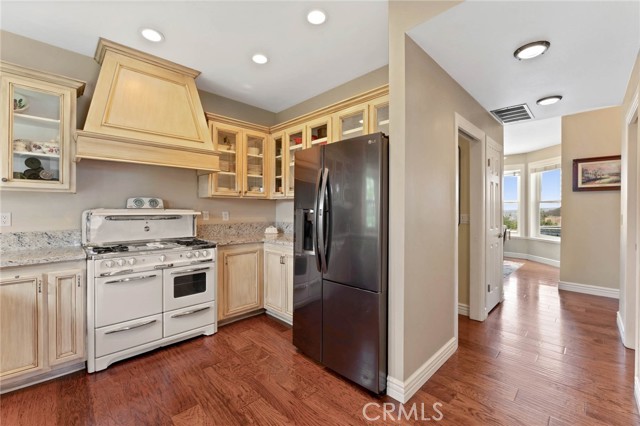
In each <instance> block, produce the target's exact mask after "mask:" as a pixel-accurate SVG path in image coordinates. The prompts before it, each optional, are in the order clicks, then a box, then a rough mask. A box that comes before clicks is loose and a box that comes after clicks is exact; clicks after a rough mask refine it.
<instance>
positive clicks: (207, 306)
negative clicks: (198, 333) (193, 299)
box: [163, 302, 216, 337]
mask: <svg viewBox="0 0 640 426" xmlns="http://www.w3.org/2000/svg"><path fill="white" fill-rule="evenodd" d="M163 316H164V318H163V327H164V337H169V336H173V335H174V334H179V333H183V332H185V331H189V330H193V329H195V328H198V327H204V326H205V325H210V324H213V323H214V322H215V320H216V305H215V302H208V303H202V304H200V305H193V306H189V307H187V308H182V309H176V310H175V311H171V312H165V313H164V315H163Z"/></svg>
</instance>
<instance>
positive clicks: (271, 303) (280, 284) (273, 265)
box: [264, 244, 293, 324]
mask: <svg viewBox="0 0 640 426" xmlns="http://www.w3.org/2000/svg"><path fill="white" fill-rule="evenodd" d="M264 262H265V267H264V283H265V284H264V287H265V289H264V307H265V309H266V310H267V313H269V314H270V315H273V316H274V317H276V318H278V319H281V320H282V321H285V322H287V323H289V324H291V323H292V322H293V252H292V250H291V248H284V247H282V248H281V247H279V246H274V245H271V244H265V248H264Z"/></svg>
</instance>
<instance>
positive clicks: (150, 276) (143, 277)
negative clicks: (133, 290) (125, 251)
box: [105, 274, 157, 284]
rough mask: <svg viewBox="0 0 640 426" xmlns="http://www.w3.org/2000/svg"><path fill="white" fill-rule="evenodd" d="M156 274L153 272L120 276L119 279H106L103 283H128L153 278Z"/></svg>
mask: <svg viewBox="0 0 640 426" xmlns="http://www.w3.org/2000/svg"><path fill="white" fill-rule="evenodd" d="M156 276H157V275H156V274H153V275H141V276H139V277H130V278H122V279H120V280H113V281H107V282H105V284H117V283H128V282H129V281H139V280H146V279H147V278H154V277H156Z"/></svg>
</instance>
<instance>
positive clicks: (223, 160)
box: [209, 122, 242, 197]
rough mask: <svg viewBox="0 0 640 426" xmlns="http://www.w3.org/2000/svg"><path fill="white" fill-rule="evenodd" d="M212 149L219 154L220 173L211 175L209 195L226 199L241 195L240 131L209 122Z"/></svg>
mask: <svg viewBox="0 0 640 426" xmlns="http://www.w3.org/2000/svg"><path fill="white" fill-rule="evenodd" d="M209 128H210V130H211V135H212V137H213V148H214V149H215V150H216V151H218V152H219V153H220V171H219V172H217V173H212V174H211V176H210V179H211V189H210V191H211V194H210V195H222V196H227V197H239V196H240V195H241V181H240V179H239V175H240V173H241V171H242V162H241V160H242V154H241V152H242V129H240V128H237V127H233V126H226V125H223V124H219V123H215V122H210V123H209Z"/></svg>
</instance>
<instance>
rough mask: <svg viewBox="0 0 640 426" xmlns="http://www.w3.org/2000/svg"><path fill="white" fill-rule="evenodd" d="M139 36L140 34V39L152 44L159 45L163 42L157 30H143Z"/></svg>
mask: <svg viewBox="0 0 640 426" xmlns="http://www.w3.org/2000/svg"><path fill="white" fill-rule="evenodd" d="M140 34H142V37H144V38H146V39H147V40H149V41H152V42H154V43H159V42H161V41H162V40H164V36H163V35H162V33H161V32H160V31H158V30H154V29H153V28H143V29H141V30H140Z"/></svg>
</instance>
